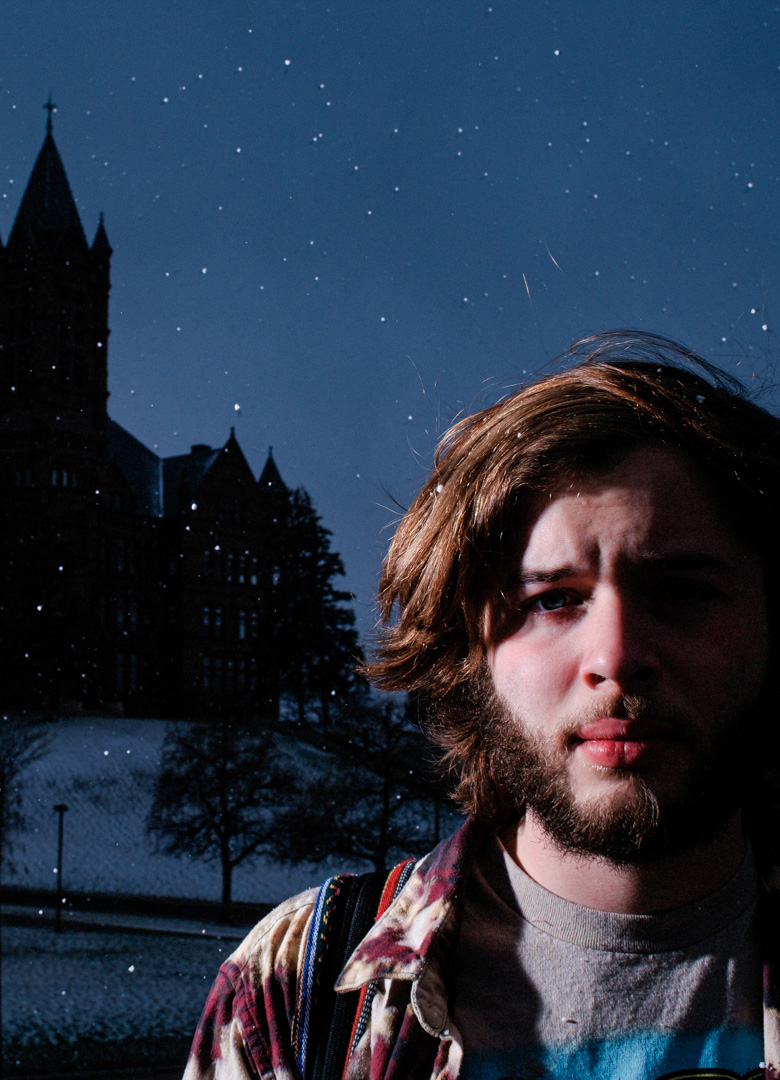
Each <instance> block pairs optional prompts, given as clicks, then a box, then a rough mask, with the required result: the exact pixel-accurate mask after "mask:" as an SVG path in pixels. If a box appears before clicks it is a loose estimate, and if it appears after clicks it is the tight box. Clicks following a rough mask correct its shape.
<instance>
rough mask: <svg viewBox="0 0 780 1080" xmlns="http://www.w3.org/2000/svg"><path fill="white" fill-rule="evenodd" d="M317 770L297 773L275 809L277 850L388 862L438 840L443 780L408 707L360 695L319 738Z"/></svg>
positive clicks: (281, 854)
mask: <svg viewBox="0 0 780 1080" xmlns="http://www.w3.org/2000/svg"><path fill="white" fill-rule="evenodd" d="M322 745H323V747H324V748H325V749H326V750H327V753H326V754H325V755H323V757H322V759H321V765H320V769H319V772H318V774H316V775H314V776H313V777H309V778H298V779H297V780H293V781H292V783H291V785H290V789H289V795H288V798H287V800H286V806H285V807H284V808H281V809H280V810H279V812H278V813H277V815H276V818H275V825H274V833H273V848H272V854H273V857H274V858H276V859H278V860H279V861H281V862H292V863H295V862H319V861H321V860H323V859H326V858H329V857H336V858H341V859H345V860H349V861H351V862H354V861H356V860H360V861H365V862H369V863H371V864H372V865H373V866H374V868H375V869H376V870H380V871H381V870H384V869H386V868H387V866H388V865H390V864H391V863H392V862H393V861H395V860H396V859H398V858H401V857H403V856H404V855H414V854H423V853H424V852H425V851H427V850H428V848H430V847H431V846H432V845H433V844H435V843H436V842H437V840H438V835H437V829H438V814H437V799H438V796H439V792H438V788H437V786H436V784H435V783H434V781H433V780H432V776H431V773H432V770H431V769H429V768H428V764H427V761H428V756H429V754H428V748H427V745H426V743H425V740H424V739H423V737H422V735H421V734H420V731H419V729H418V728H417V727H416V725H415V724H414V723H413V722H412V721H411V719H410V717H409V714H408V710H407V709H406V707H405V706H404V705H403V704H402V703H400V702H397V701H392V700H384V701H380V700H377V699H375V698H374V699H372V698H371V697H369V696H368V695H363V697H362V700H358V701H356V702H355V703H354V704H353V706H352V708H351V710H350V712H349V714H347V715H344V714H342V715H340V716H339V718H338V722H334V724H333V725H332V729H331V732H330V733H329V735H328V736H327V739H326V740H325V741H323V743H322Z"/></svg>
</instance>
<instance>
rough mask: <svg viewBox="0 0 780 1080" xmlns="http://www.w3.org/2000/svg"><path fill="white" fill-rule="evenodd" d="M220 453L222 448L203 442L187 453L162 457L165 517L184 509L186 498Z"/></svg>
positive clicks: (195, 489) (196, 486)
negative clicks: (214, 448) (214, 447)
mask: <svg viewBox="0 0 780 1080" xmlns="http://www.w3.org/2000/svg"><path fill="white" fill-rule="evenodd" d="M221 453H222V449H218V450H212V448H211V447H210V446H206V445H205V443H197V444H196V445H195V446H193V447H192V450H191V451H190V453H189V454H179V455H177V456H176V457H169V458H164V459H163V462H162V467H163V486H164V493H165V494H164V500H163V504H164V514H165V516H166V517H170V516H171V515H173V514H178V513H179V511H180V510H182V509H184V506H185V501H186V499H187V498H188V497H189V496H190V495H192V494H194V493H195V492H196V491H197V489H198V488H199V487H200V485H201V483H202V481H203V478H204V477H205V476H206V474H207V473H208V472H209V470H210V469H211V467H212V465H213V464H214V462H215V461H216V460H217V459H218V458H219V455H220V454H221Z"/></svg>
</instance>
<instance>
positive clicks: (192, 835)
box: [147, 719, 280, 910]
mask: <svg viewBox="0 0 780 1080" xmlns="http://www.w3.org/2000/svg"><path fill="white" fill-rule="evenodd" d="M275 762H276V748H275V744H274V739H273V736H272V735H270V734H268V733H267V732H257V731H247V730H246V728H244V727H239V726H237V725H236V724H234V723H232V722H231V721H229V720H228V719H223V720H222V721H221V722H220V723H216V724H215V723H211V724H206V723H197V724H187V725H183V726H180V727H177V728H175V729H174V730H173V731H171V732H169V734H168V736H167V737H166V740H165V743H164V745H163V753H162V763H161V769H160V772H159V774H158V776H157V781H156V786H155V793H154V802H153V805H152V809H151V812H150V814H149V819H148V822H147V828H148V830H149V832H150V833H151V834H152V836H154V837H155V838H156V840H157V843H158V848H159V850H161V851H163V852H165V853H166V854H168V855H188V856H191V857H192V858H196V859H203V860H204V862H213V861H218V862H219V864H220V868H221V872H222V903H223V905H224V906H225V908H226V910H229V908H230V904H231V900H232V882H233V871H234V870H235V868H236V867H237V866H239V865H241V864H242V863H246V862H249V861H250V860H251V859H253V858H254V857H256V856H257V855H258V854H260V852H262V851H263V850H264V849H265V848H266V847H267V844H268V834H269V828H270V822H271V812H272V807H273V806H274V805H275V804H276V802H277V800H278V797H279V784H280V779H279V773H278V770H277V767H276V763H275Z"/></svg>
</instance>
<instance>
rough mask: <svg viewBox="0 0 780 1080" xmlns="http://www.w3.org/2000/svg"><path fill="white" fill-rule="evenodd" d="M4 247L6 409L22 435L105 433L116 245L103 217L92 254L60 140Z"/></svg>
mask: <svg viewBox="0 0 780 1080" xmlns="http://www.w3.org/2000/svg"><path fill="white" fill-rule="evenodd" d="M46 108H47V109H48V110H49V116H48V119H47V122H46V137H45V139H44V142H43V146H42V148H41V151H40V153H39V154H38V158H37V160H36V162H35V166H34V167H33V171H32V174H31V176H30V180H29V183H28V184H27V188H26V190H25V193H24V197H23V198H22V202H21V205H20V207H19V211H18V213H17V215H16V220H15V222H14V225H13V228H12V230H11V235H10V236H9V238H8V243H7V244H6V246H5V248H0V349H1V350H2V352H1V353H0V411H2V413H4V414H6V415H9V414H11V415H13V419H12V420H11V421H10V422H11V424H12V426H13V427H14V428H16V429H20V428H21V429H23V428H24V427H26V426H27V425H28V424H30V423H33V424H35V425H36V426H37V425H38V424H39V423H40V422H44V423H51V422H53V423H54V424H55V425H56V426H57V430H60V431H63V432H64V431H68V432H69V433H71V434H75V433H77V432H80V433H82V434H83V435H84V437H85V438H87V439H89V438H90V437H91V436H94V435H95V434H97V433H102V432H104V431H105V427H106V416H107V414H106V400H107V397H108V388H107V382H108V355H107V354H108V347H107V346H108V293H109V289H110V283H109V262H110V258H111V247H110V246H109V243H108V237H107V235H106V231H105V228H104V226H103V219H102V215H101V219H100V224H99V225H98V229H97V233H96V235H95V239H94V241H93V243H92V245H91V246H90V245H89V244H88V243H87V239H86V236H85V235H84V229H83V228H82V225H81V221H80V219H79V214H78V210H77V209H76V203H75V201H74V199H73V195H72V194H71V190H70V185H69V184H68V178H67V176H66V175H65V169H64V168H63V165H62V159H61V158H60V155H59V152H58V150H57V147H56V145H55V143H54V136H53V135H52V122H51V113H52V111H53V109H54V106H53V105H52V103H51V101H49V103H48V104H47V106H46Z"/></svg>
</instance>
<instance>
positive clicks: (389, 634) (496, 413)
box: [365, 331, 780, 818]
mask: <svg viewBox="0 0 780 1080" xmlns="http://www.w3.org/2000/svg"><path fill="white" fill-rule="evenodd" d="M562 361H563V362H564V363H568V364H570V365H571V364H573V365H574V366H569V367H568V368H567V369H566V370H563V371H561V372H559V373H557V374H553V375H548V376H545V377H543V378H541V379H539V380H538V381H537V382H534V383H532V384H530V385H528V386H526V387H524V388H522V389H520V390H519V391H517V392H516V393H514V394H512V395H511V396H510V397H507V398H506V399H505V400H503V401H500V402H499V403H498V404H497V405H493V406H492V407H490V408H487V409H484V410H482V411H481V412H478V413H475V414H474V415H473V416H469V417H467V418H466V419H464V420H461V421H460V422H459V423H457V424H456V425H455V426H454V427H453V428H452V429H451V430H450V431H448V432H447V434H446V435H445V436H444V438H443V439H442V440H441V443H440V445H439V447H438V450H437V452H436V456H435V462H434V468H433V472H432V473H431V476H430V478H429V479H428V481H427V483H426V484H425V485H424V487H423V488H422V490H421V491H420V493H419V495H418V496H417V498H416V499H415V500H414V502H413V503H412V505H411V506H410V508H409V509H408V511H407V512H406V513H405V514H404V516H403V518H402V520H401V522H400V524H399V525H398V528H397V530H396V533H395V536H394V538H393V541H392V543H391V545H390V549H389V551H388V554H387V558H386V559H385V563H384V567H383V572H382V576H381V580H380V586H379V604H380V613H381V624H380V625H381V629H380V634H379V640H378V645H377V649H376V653H375V656H374V658H373V660H371V661H370V662H368V663H367V664H366V666H365V672H366V674H367V675H368V676H369V678H370V679H371V680H372V681H373V682H374V684H375V685H376V686H377V687H378V688H380V689H383V690H406V691H409V692H411V693H412V694H414V695H417V696H419V697H421V698H422V699H423V700H424V701H426V702H428V703H429V705H430V715H431V717H432V719H431V721H430V723H429V725H428V726H429V733H430V734H431V735H432V737H433V739H434V741H435V742H436V743H438V745H439V746H440V747H441V748H442V749H443V750H444V752H445V757H444V763H445V767H446V768H447V769H448V770H449V771H450V773H451V774H453V775H454V776H455V778H456V782H457V788H456V792H455V795H456V798H457V800H458V801H459V802H460V803H461V804H462V805H463V806H464V807H465V808H467V809H468V810H470V811H472V812H474V813H477V814H478V815H480V816H482V817H486V818H493V817H495V816H496V815H497V813H498V803H499V801H500V800H499V799H498V798H497V794H496V792H495V791H494V790H493V788H492V787H491V780H490V767H489V761H488V759H487V756H486V750H485V747H484V746H483V743H482V739H481V734H482V731H483V724H482V722H481V718H482V716H483V712H482V707H481V706H484V705H486V704H487V702H486V701H485V694H486V692H487V693H489V687H487V688H486V684H485V678H486V672H485V662H484V657H485V640H484V623H485V611H486V608H487V606H488V604H489V603H490V601H491V599H492V598H493V597H494V594H495V591H496V589H497V588H498V587H499V586H498V583H499V581H500V575H501V571H502V568H505V566H506V564H507V560H508V558H509V553H510V551H511V550H512V548H513V546H515V545H516V543H517V539H516V538H517V530H518V527H519V526H520V525H521V524H522V522H523V519H524V515H525V516H526V517H527V515H528V513H529V512H530V508H532V507H533V506H534V505H538V503H537V500H538V498H539V496H540V494H546V493H552V492H555V491H557V490H561V489H562V488H564V487H566V486H568V485H569V484H571V483H572V482H573V481H574V480H576V479H577V478H578V477H582V476H584V475H588V474H592V473H594V472H599V471H601V470H603V469H605V468H607V467H609V465H611V464H612V463H614V462H615V461H616V460H617V459H619V458H620V457H621V456H622V455H623V454H625V453H626V452H627V451H628V450H630V449H631V448H633V447H636V446H639V445H646V444H656V445H662V446H668V447H673V448H676V449H678V450H681V451H682V452H684V453H685V454H687V455H688V456H689V457H690V458H691V459H692V460H693V461H694V462H695V463H696V464H697V465H698V467H699V469H700V471H701V472H702V474H703V477H704V482H705V483H707V484H708V486H709V488H710V490H711V491H712V493H713V495H714V496H715V498H716V500H717V502H718V505H719V507H720V509H721V512H722V514H723V517H724V519H725V520H726V521H727V523H728V524H729V525H730V526H731V527H732V528H733V529H734V530H735V531H736V532H737V533H738V534H739V535H740V537H742V538H743V539H744V540H746V541H747V543H748V544H749V545H750V546H751V547H752V548H753V549H754V550H756V551H758V552H759V553H760V555H761V556H762V557H763V558H764V560H765V566H766V569H767V581H768V585H767V588H768V590H769V591H770V593H773V594H774V597H775V598H776V600H780V596H777V585H778V578H777V574H776V573H775V572H773V566H774V563H775V562H776V561H777V559H776V556H775V555H774V552H775V551H776V549H777V546H778V540H779V539H780V530H779V528H778V526H780V420H778V419H777V418H776V417H774V416H772V415H771V414H770V413H769V412H767V411H766V410H765V409H763V408H761V407H760V406H758V405H757V404H755V403H754V402H752V401H750V400H748V397H747V395H746V392H745V390H744V388H743V387H742V385H741V384H740V383H739V382H738V381H737V380H736V379H734V378H733V377H732V376H730V375H727V374H726V373H724V372H722V371H720V370H719V369H718V368H716V367H715V366H713V365H712V364H709V363H708V362H707V361H705V360H703V359H702V358H701V357H699V356H697V355H696V354H694V353H692V352H690V351H689V350H687V349H685V348H684V347H683V346H681V345H679V344H677V343H676V342H674V341H671V340H669V339H667V338H663V337H660V336H657V335H652V334H645V333H639V332H634V331H613V332H611V333H608V334H602V335H599V336H596V337H592V338H586V339H584V340H583V341H580V342H577V343H576V345H574V346H572V348H571V349H570V350H569V351H568V352H567V353H566V354H564V357H563V358H562ZM515 552H516V546H515ZM772 599H773V598H772V596H770V604H769V609H770V613H771V612H773V610H774V609H775V608H776V607H777V604H776V603H773V602H772Z"/></svg>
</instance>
